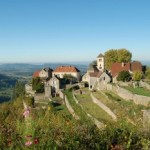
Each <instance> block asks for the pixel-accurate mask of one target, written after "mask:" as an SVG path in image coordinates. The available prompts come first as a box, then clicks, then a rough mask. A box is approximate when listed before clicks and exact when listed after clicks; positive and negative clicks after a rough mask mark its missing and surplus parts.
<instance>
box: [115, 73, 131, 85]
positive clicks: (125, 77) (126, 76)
mask: <svg viewBox="0 0 150 150" xmlns="http://www.w3.org/2000/svg"><path fill="white" fill-rule="evenodd" d="M130 79H131V75H130V73H129V71H121V72H120V73H119V74H118V77H117V81H123V82H125V81H129V80H130Z"/></svg>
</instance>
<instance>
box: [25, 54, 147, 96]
mask: <svg viewBox="0 0 150 150" xmlns="http://www.w3.org/2000/svg"><path fill="white" fill-rule="evenodd" d="M144 68H145V66H142V64H141V63H140V62H138V61H133V62H128V63H124V62H121V63H117V62H116V63H112V65H111V68H110V70H107V69H105V57H104V55H103V54H99V55H98V56H97V58H96V61H94V62H92V63H91V64H90V65H89V67H88V69H87V72H86V73H85V74H84V75H82V76H81V73H80V70H79V69H78V68H76V67H75V66H58V67H57V68H55V69H54V70H53V69H51V68H43V69H41V70H40V71H35V72H34V73H33V76H32V78H33V81H35V80H38V81H39V82H40V84H42V85H43V90H41V91H40V90H39V89H37V90H36V88H34V85H35V84H39V82H35V83H34V82H32V85H26V92H27V93H29V94H31V95H34V94H35V93H43V92H44V94H43V98H50V97H54V96H56V95H57V96H58V95H59V92H60V91H61V90H63V89H65V88H68V87H70V86H73V85H74V84H79V85H80V86H82V87H85V86H88V87H89V90H96V89H98V90H100V89H101V90H102V89H105V88H106V84H107V83H118V81H117V77H118V75H119V74H120V73H121V72H122V71H126V72H129V73H130V74H133V72H136V71H138V72H142V73H144V71H145V70H144ZM129 80H130V81H131V80H132V78H130V79H129ZM35 86H36V85H35ZM41 88H42V86H41ZM32 89H33V90H32Z"/></svg>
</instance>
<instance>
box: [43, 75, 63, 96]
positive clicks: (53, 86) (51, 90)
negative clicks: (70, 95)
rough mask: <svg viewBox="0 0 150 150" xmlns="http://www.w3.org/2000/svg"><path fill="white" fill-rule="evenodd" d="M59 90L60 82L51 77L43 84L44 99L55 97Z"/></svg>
mask: <svg viewBox="0 0 150 150" xmlns="http://www.w3.org/2000/svg"><path fill="white" fill-rule="evenodd" d="M59 90H60V80H59V79H58V78H57V77H55V76H54V77H52V78H51V79H50V80H49V81H47V82H46V83H45V97H50V96H55V94H57V93H58V92H59Z"/></svg>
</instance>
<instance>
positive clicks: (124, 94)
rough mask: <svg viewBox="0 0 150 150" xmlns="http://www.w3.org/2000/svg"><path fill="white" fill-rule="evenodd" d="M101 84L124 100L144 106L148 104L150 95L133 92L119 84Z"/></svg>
mask: <svg viewBox="0 0 150 150" xmlns="http://www.w3.org/2000/svg"><path fill="white" fill-rule="evenodd" d="M103 86H105V89H106V90H109V91H113V92H114V93H116V94H117V95H119V96H120V97H121V98H123V99H125V100H133V102H134V103H135V104H141V105H144V106H148V105H149V104H150V97H147V96H142V95H137V94H133V93H132V92H130V91H128V90H126V89H124V88H122V87H120V86H116V85H112V84H106V85H103Z"/></svg>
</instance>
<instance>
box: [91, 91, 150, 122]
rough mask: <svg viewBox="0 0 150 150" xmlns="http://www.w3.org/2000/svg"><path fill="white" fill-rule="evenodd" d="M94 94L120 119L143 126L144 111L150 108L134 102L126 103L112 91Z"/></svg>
mask: <svg viewBox="0 0 150 150" xmlns="http://www.w3.org/2000/svg"><path fill="white" fill-rule="evenodd" d="M103 93H104V94H106V95H107V97H106V96H104V95H103V94H102V93H101V92H94V93H93V94H94V96H95V97H97V98H98V99H100V100H101V101H102V102H103V103H104V104H105V105H106V106H108V107H109V108H110V109H111V110H112V111H113V112H114V113H115V114H116V115H117V116H118V119H128V120H132V122H134V123H136V124H137V125H141V124H142V115H143V113H142V110H143V109H148V107H145V106H142V105H136V104H134V103H133V102H132V101H126V100H124V99H122V98H121V97H119V96H118V95H116V94H115V93H113V92H111V91H103Z"/></svg>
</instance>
